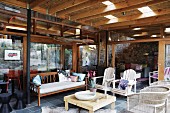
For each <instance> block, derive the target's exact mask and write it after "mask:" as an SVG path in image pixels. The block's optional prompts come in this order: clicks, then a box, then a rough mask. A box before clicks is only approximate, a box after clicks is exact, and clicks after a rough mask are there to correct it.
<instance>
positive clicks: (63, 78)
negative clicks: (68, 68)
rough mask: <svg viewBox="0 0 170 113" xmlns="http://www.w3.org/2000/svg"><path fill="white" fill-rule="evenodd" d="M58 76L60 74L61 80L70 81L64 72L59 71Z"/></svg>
mask: <svg viewBox="0 0 170 113" xmlns="http://www.w3.org/2000/svg"><path fill="white" fill-rule="evenodd" d="M58 76H59V82H65V81H70V80H69V78H68V77H66V76H65V75H63V73H58Z"/></svg>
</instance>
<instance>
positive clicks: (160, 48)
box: [158, 41, 165, 80]
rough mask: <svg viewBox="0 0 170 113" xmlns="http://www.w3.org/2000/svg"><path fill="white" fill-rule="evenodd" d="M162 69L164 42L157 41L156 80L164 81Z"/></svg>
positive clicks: (163, 65) (163, 63)
mask: <svg viewBox="0 0 170 113" xmlns="http://www.w3.org/2000/svg"><path fill="white" fill-rule="evenodd" d="M164 69H165V41H159V49H158V75H159V76H158V80H164Z"/></svg>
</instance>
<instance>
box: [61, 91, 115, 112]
mask: <svg viewBox="0 0 170 113" xmlns="http://www.w3.org/2000/svg"><path fill="white" fill-rule="evenodd" d="M64 101H65V109H66V110H67V111H68V109H69V106H68V104H69V103H70V104H73V105H76V106H78V107H81V108H84V109H87V110H89V113H94V111H96V110H98V109H100V108H102V107H104V106H107V105H109V104H111V109H114V107H115V101H116V97H115V96H111V95H107V97H106V96H105V94H102V93H98V92H96V98H95V99H94V100H89V101H82V100H78V99H77V98H76V97H75V96H74V94H72V95H68V96H65V97H64Z"/></svg>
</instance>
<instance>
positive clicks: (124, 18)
mask: <svg viewBox="0 0 170 113" xmlns="http://www.w3.org/2000/svg"><path fill="white" fill-rule="evenodd" d="M154 13H155V14H156V15H155V16H159V15H165V14H170V8H169V9H161V11H158V10H155V11H154ZM142 18H146V15H144V14H135V15H129V16H122V17H121V18H118V22H125V21H131V20H137V19H142ZM111 23H117V22H114V20H113V21H112V20H108V19H105V20H101V21H98V22H96V23H93V26H95V27H99V26H100V25H106V24H108V25H109V24H111Z"/></svg>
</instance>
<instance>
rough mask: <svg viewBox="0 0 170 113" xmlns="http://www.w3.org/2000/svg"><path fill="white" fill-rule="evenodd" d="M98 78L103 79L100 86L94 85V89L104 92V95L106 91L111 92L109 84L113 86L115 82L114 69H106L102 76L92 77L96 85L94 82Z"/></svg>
mask: <svg viewBox="0 0 170 113" xmlns="http://www.w3.org/2000/svg"><path fill="white" fill-rule="evenodd" d="M99 78H103V82H102V84H101V85H100V84H96V85H95V87H96V88H97V89H100V90H104V92H105V94H107V91H112V87H111V84H113V82H114V80H115V69H114V68H112V67H109V68H106V69H105V71H104V76H99V77H93V80H94V81H95V83H96V80H97V79H99Z"/></svg>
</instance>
